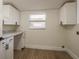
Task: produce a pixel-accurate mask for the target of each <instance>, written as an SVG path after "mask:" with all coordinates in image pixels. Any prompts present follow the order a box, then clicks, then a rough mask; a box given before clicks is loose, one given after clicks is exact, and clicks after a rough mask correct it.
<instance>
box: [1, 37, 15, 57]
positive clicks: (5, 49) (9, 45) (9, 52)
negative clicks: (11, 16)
mask: <svg viewBox="0 0 79 59" xmlns="http://www.w3.org/2000/svg"><path fill="white" fill-rule="evenodd" d="M13 49H14V38H13V37H8V38H5V39H4V40H2V41H0V59H13V55H14V53H13V52H14V51H13Z"/></svg>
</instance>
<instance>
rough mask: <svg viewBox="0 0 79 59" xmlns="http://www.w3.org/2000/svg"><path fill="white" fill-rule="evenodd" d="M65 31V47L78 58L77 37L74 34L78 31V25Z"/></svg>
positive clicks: (78, 46)
mask: <svg viewBox="0 0 79 59" xmlns="http://www.w3.org/2000/svg"><path fill="white" fill-rule="evenodd" d="M66 30H67V38H68V39H67V43H66V45H67V47H68V49H70V50H71V51H72V52H73V53H74V54H76V55H77V56H79V35H77V34H76V32H77V31H79V25H76V26H69V27H67V28H66Z"/></svg>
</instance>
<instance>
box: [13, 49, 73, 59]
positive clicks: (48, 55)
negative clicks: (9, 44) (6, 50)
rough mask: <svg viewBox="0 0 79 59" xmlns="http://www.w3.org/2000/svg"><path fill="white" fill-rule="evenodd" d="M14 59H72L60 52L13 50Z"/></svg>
mask: <svg viewBox="0 0 79 59" xmlns="http://www.w3.org/2000/svg"><path fill="white" fill-rule="evenodd" d="M14 59H72V57H71V56H70V55H68V54H67V53H66V52H62V51H51V50H39V49H24V50H23V51H19V50H15V51H14Z"/></svg>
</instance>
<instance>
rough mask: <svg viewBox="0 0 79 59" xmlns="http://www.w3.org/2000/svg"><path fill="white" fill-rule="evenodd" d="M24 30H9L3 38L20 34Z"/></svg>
mask: <svg viewBox="0 0 79 59" xmlns="http://www.w3.org/2000/svg"><path fill="white" fill-rule="evenodd" d="M22 33H23V32H12V33H11V32H10V33H9V32H8V33H5V34H3V36H2V37H3V38H7V37H11V36H16V35H19V34H22Z"/></svg>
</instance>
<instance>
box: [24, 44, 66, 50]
mask: <svg viewBox="0 0 79 59" xmlns="http://www.w3.org/2000/svg"><path fill="white" fill-rule="evenodd" d="M25 48H34V49H44V50H56V51H65V49H64V48H61V47H52V46H43V45H26V46H25Z"/></svg>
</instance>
